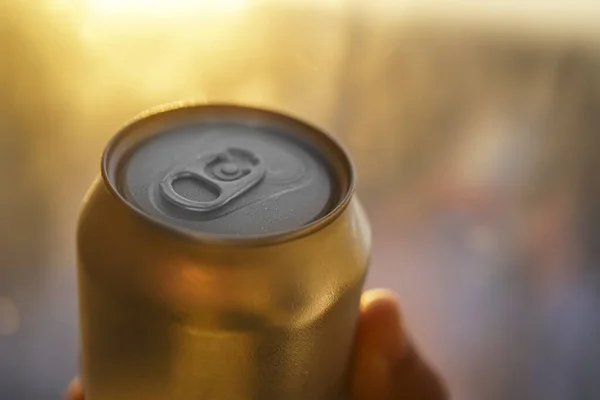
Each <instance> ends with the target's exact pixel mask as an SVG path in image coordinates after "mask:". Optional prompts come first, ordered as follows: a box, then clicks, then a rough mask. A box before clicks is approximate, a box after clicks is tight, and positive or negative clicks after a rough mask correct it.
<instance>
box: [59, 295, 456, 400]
mask: <svg viewBox="0 0 600 400" xmlns="http://www.w3.org/2000/svg"><path fill="white" fill-rule="evenodd" d="M360 308H361V310H360V317H359V321H358V327H357V331H356V340H355V347H354V360H353V367H352V378H351V381H350V396H349V398H350V400H447V399H448V398H449V396H448V395H447V392H446V389H445V387H444V385H443V383H442V381H441V379H440V378H439V377H438V376H437V375H436V373H435V372H433V370H432V369H431V368H430V367H429V366H428V365H427V364H426V363H425V362H424V360H423V359H422V358H421V357H420V356H419V355H418V353H417V352H416V350H415V349H414V347H413V346H412V344H411V342H410V341H409V339H408V337H407V334H406V331H405V330H404V327H403V326H402V321H401V317H400V312H399V306H398V301H397V300H396V296H395V295H394V294H393V293H392V292H390V291H387V290H383V289H376V290H369V291H367V292H365V293H364V294H363V296H362V299H361V306H360ZM66 398H67V400H84V394H83V388H82V386H81V383H80V381H79V379H75V380H73V382H71V384H70V385H69V389H68V391H67V397H66Z"/></svg>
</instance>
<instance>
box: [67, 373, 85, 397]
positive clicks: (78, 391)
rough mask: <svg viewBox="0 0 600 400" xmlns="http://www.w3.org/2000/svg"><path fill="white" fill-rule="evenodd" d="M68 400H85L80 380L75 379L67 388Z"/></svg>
mask: <svg viewBox="0 0 600 400" xmlns="http://www.w3.org/2000/svg"><path fill="white" fill-rule="evenodd" d="M65 399H66V400H84V395H83V386H82V385H81V380H80V379H79V378H74V379H73V380H72V381H71V383H69V386H68V388H67V393H66V395H65Z"/></svg>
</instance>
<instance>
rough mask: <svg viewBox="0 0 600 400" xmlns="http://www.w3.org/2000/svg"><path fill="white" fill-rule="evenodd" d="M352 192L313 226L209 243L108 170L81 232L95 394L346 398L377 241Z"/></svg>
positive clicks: (100, 397)
mask: <svg viewBox="0 0 600 400" xmlns="http://www.w3.org/2000/svg"><path fill="white" fill-rule="evenodd" d="M345 201H346V203H347V204H345V205H344V206H343V207H338V208H337V209H336V210H337V211H336V212H335V213H330V214H327V215H326V216H325V217H323V218H321V219H323V220H325V219H329V220H327V221H325V222H321V223H320V224H321V225H319V226H315V227H313V228H311V229H310V230H308V231H307V232H305V233H303V234H298V235H295V234H293V232H292V233H291V234H290V233H289V232H288V233H287V236H286V235H282V236H281V237H280V238H278V237H277V235H275V236H270V238H264V239H260V238H255V239H253V240H249V241H247V240H243V238H242V239H240V238H233V239H228V238H226V237H218V238H216V239H214V240H203V239H202V238H199V237H197V236H194V235H188V234H186V232H184V231H181V230H173V229H168V227H166V226H165V225H164V224H160V223H156V221H153V220H152V219H151V218H147V217H146V216H145V215H143V213H139V212H134V211H133V209H132V207H131V206H130V205H128V204H127V202H126V201H124V200H123V198H121V197H120V196H118V195H117V194H116V193H115V191H114V190H113V189H112V188H111V182H109V178H108V177H107V175H106V174H103V176H101V177H99V178H98V179H97V180H96V181H95V182H94V184H93V186H92V188H91V189H90V191H89V193H88V195H87V197H86V199H85V201H84V206H83V209H82V212H81V215H80V220H79V226H78V237H77V240H78V243H77V248H78V277H79V278H78V279H79V298H80V314H81V329H82V350H83V354H82V357H83V359H82V368H83V371H82V375H83V381H84V386H85V389H86V399H88V400H125V399H127V400H138V399H139V400H164V399H173V400H176V399H182V400H183V399H186V400H187V399H219V400H228V399H231V400H244V399H248V400H250V399H264V400H270V399H290V400H292V399H314V400H319V399H339V398H341V396H343V393H344V388H345V384H346V382H345V379H346V373H347V370H348V367H349V362H350V357H351V349H352V341H353V336H354V330H355V323H356V319H357V315H358V309H359V300H360V295H361V291H362V285H363V282H364V278H365V275H366V271H367V265H368V259H369V251H370V232H369V227H368V223H367V220H366V218H365V216H364V213H363V212H362V210H361V207H360V205H359V203H358V200H357V199H356V198H352V195H351V193H350V194H349V195H348V196H347V198H346V200H345Z"/></svg>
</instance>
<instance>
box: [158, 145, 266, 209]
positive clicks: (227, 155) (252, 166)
mask: <svg viewBox="0 0 600 400" xmlns="http://www.w3.org/2000/svg"><path fill="white" fill-rule="evenodd" d="M265 173H266V166H265V163H264V161H263V159H262V158H260V157H259V156H258V155H256V154H254V153H253V152H251V151H249V150H245V149H241V148H236V147H230V148H227V149H225V150H223V151H222V152H220V153H216V154H209V155H206V156H202V157H200V158H198V159H197V160H195V161H194V162H192V163H188V164H184V165H178V166H177V167H175V168H174V169H173V170H171V172H169V173H168V174H167V175H166V176H165V178H164V179H163V180H162V181H161V182H160V191H161V194H162V195H163V197H164V198H165V199H166V200H167V201H169V202H170V203H171V204H173V205H175V206H177V207H180V208H183V209H185V210H189V211H196V212H210V211H214V210H216V209H218V208H220V207H223V206H224V205H225V204H227V203H229V202H230V201H231V200H233V199H235V198H236V197H239V196H241V195H242V194H244V193H245V192H247V191H248V190H250V189H251V188H252V187H254V186H256V185H257V184H258V183H259V182H260V181H261V180H262V179H263V178H264V176H265ZM185 178H192V179H196V180H198V181H201V182H202V183H205V184H206V185H208V186H210V187H211V188H213V189H215V190H216V191H217V193H218V195H217V198H216V199H214V200H211V201H200V200H194V199H189V198H187V197H184V196H182V195H180V194H179V193H177V192H176V191H175V188H174V184H175V182H177V181H178V180H181V179H185Z"/></svg>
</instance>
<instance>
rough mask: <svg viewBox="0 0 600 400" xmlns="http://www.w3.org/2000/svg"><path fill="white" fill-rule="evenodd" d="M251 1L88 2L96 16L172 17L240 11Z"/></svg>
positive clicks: (125, 0) (158, 0)
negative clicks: (197, 13) (189, 13)
mask: <svg viewBox="0 0 600 400" xmlns="http://www.w3.org/2000/svg"><path fill="white" fill-rule="evenodd" d="M250 1H251V0H87V3H88V10H89V11H90V12H92V13H94V14H104V15H106V14H109V15H122V14H127V15H132V14H134V15H137V16H156V17H164V16H172V15H174V14H176V15H177V14H185V13H188V12H191V11H198V10H203V9H204V10H210V11H239V10H241V9H243V8H244V7H245V6H246V5H247V4H248V3H249V2H250Z"/></svg>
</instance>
